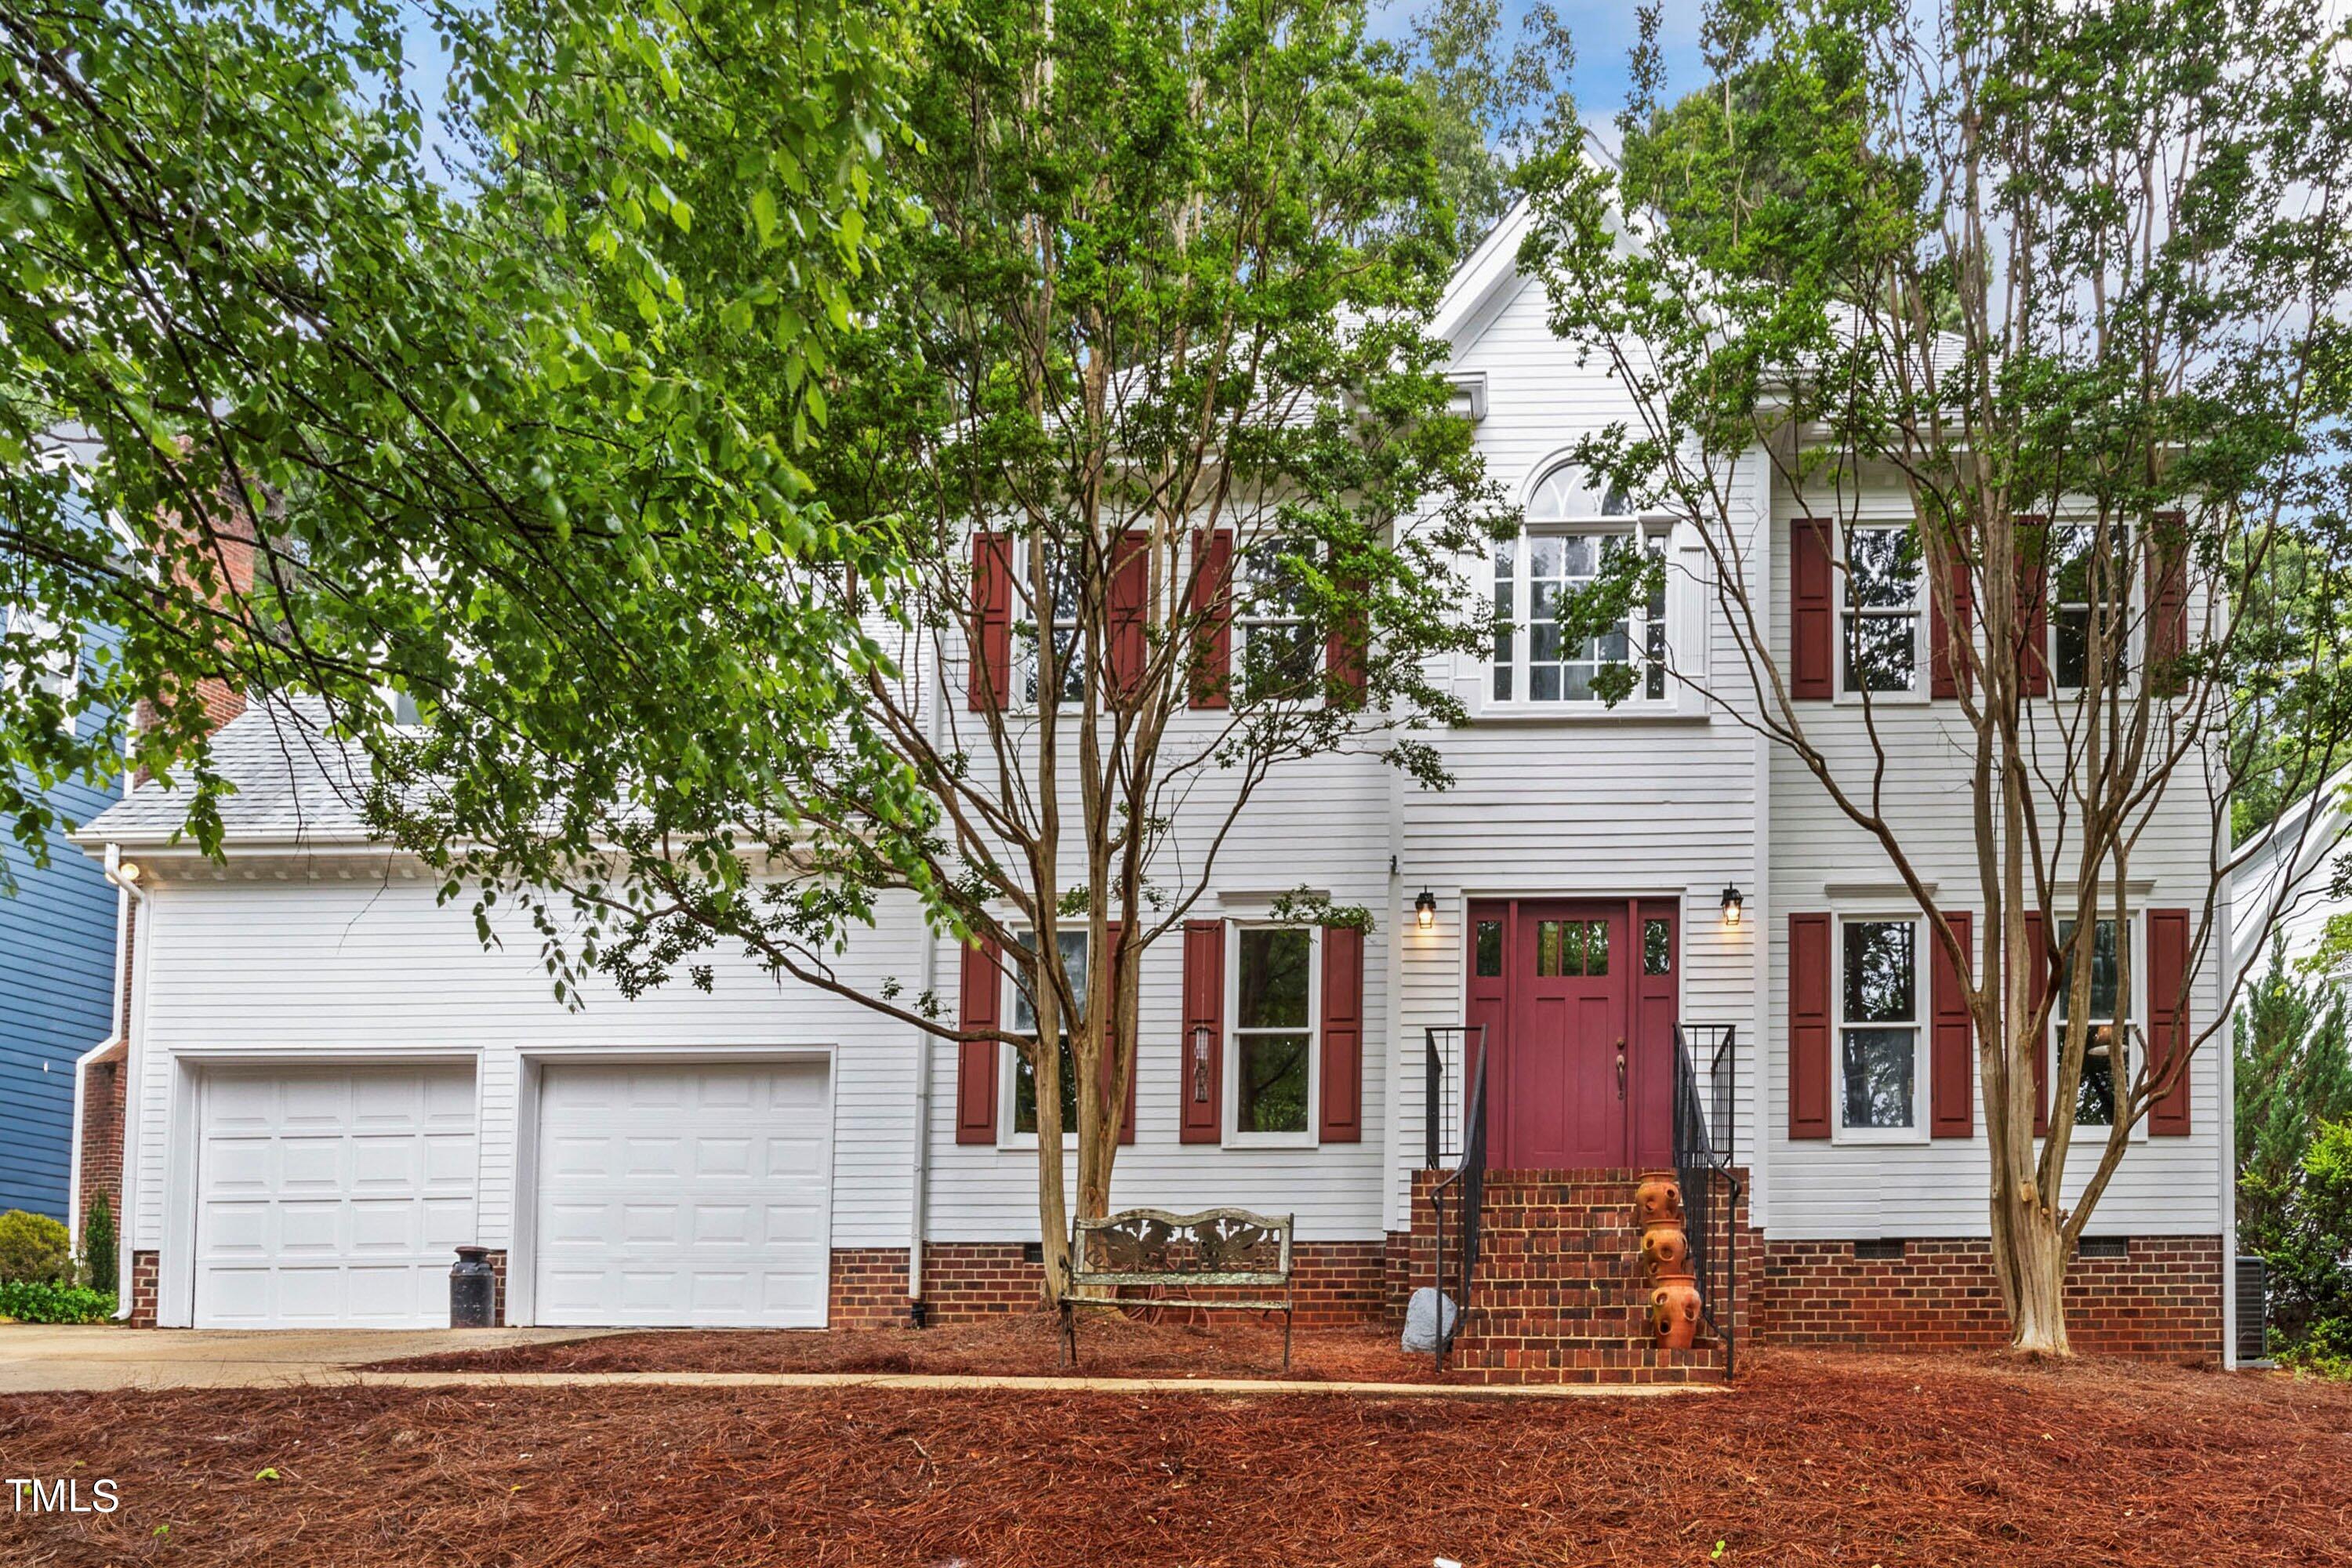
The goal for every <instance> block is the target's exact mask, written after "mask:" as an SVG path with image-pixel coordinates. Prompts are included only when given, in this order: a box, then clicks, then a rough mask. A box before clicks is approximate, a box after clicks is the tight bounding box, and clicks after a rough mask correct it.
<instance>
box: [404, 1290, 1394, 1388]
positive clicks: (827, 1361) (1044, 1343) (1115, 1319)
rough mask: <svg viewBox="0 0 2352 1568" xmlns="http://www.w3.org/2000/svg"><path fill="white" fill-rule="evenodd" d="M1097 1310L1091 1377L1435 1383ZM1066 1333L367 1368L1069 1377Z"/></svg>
mask: <svg viewBox="0 0 2352 1568" xmlns="http://www.w3.org/2000/svg"><path fill="white" fill-rule="evenodd" d="M1141 1311H1142V1312H1143V1316H1142V1317H1141V1318H1133V1317H1127V1316H1124V1315H1121V1314H1118V1313H1114V1312H1110V1311H1107V1310H1106V1311H1091V1312H1087V1313H1086V1314H1084V1315H1083V1316H1081V1317H1080V1318H1079V1320H1078V1366H1077V1371H1078V1372H1079V1373H1083V1374H1084V1375H1086V1376H1088V1377H1248V1378H1281V1377H1284V1376H1286V1375H1287V1377H1288V1378H1289V1379H1291V1380H1292V1381H1294V1382H1299V1383H1429V1382H1432V1381H1434V1380H1435V1378H1436V1370H1435V1366H1434V1363H1433V1362H1432V1360H1431V1358H1430V1357H1428V1356H1426V1355H1407V1354H1406V1353H1405V1352H1404V1351H1403V1350H1402V1348H1401V1347H1400V1346H1399V1344H1398V1343H1397V1331H1395V1330H1394V1329H1383V1328H1377V1327H1368V1328H1361V1329H1300V1330H1298V1331H1297V1333H1296V1334H1294V1335H1293V1336H1292V1339H1291V1350H1290V1371H1289V1373H1287V1374H1286V1373H1284V1372H1283V1370H1282V1328H1281V1326H1280V1324H1279V1323H1276V1324H1271V1325H1269V1324H1266V1323H1264V1322H1262V1321H1256V1320H1255V1319H1252V1318H1247V1317H1244V1316H1243V1315H1242V1314H1240V1313H1238V1312H1216V1313H1211V1314H1207V1315H1206V1319H1207V1321H1182V1320H1183V1319H1184V1318H1185V1317H1186V1316H1187V1314H1184V1313H1182V1312H1181V1311H1179V1310H1168V1311H1166V1313H1165V1316H1166V1317H1168V1318H1169V1319H1171V1320H1175V1321H1166V1322H1160V1321H1150V1320H1151V1319H1152V1318H1154V1317H1156V1316H1159V1315H1160V1314H1159V1313H1157V1312H1155V1311H1154V1310H1152V1309H1150V1308H1144V1309H1141ZM1060 1353H1061V1352H1060V1333H1059V1329H1058V1327H1057V1325H1056V1323H1055V1319H1054V1318H1053V1317H1052V1316H1051V1315H1049V1314H1046V1313H1043V1312H1021V1313H1015V1314H1012V1315H1009V1316H1005V1317H999V1318H988V1319H982V1320H980V1321H970V1322H960V1323H950V1324H943V1325H941V1326H940V1327H938V1328H933V1329H841V1330H833V1331H823V1332H813V1331H806V1330H797V1329H717V1330H697V1329H656V1330H650V1331H642V1332H635V1333H623V1334H605V1335H600V1336H599V1337H597V1338H595V1339H592V1340H568V1341H560V1342H556V1343H552V1344H535V1345H511V1346H508V1347H505V1348H503V1349H499V1350H491V1351H453V1352H444V1353H441V1354H436V1355H423V1356H408V1357H404V1358H403V1359H401V1360H398V1361H386V1362H377V1363H372V1364H371V1366H370V1367H369V1370H370V1371H373V1372H884V1373H900V1372H905V1373H970V1374H982V1375H990V1376H997V1377H1066V1376H1068V1375H1070V1369H1069V1368H1068V1367H1066V1366H1064V1365H1062V1364H1061V1363H1060V1359H1059V1358H1060Z"/></svg>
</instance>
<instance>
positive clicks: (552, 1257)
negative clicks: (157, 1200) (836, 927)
mask: <svg viewBox="0 0 2352 1568" xmlns="http://www.w3.org/2000/svg"><path fill="white" fill-rule="evenodd" d="M540 1076H541V1083H540V1095H539V1107H538V1142H537V1155H536V1183H535V1185H536V1191H537V1195H536V1199H535V1201H534V1204H533V1209H532V1218H533V1221H534V1226H533V1228H534V1232H535V1239H534V1245H533V1252H534V1257H533V1260H532V1267H533V1283H534V1286H535V1295H536V1303H535V1310H534V1312H533V1316H534V1317H535V1318H536V1320H537V1321H539V1322H541V1323H545V1324H566V1325H571V1324H579V1325H604V1324H613V1325H648V1326H659V1325H669V1324H692V1325H697V1326H710V1327H727V1326H735V1325H761V1326H772V1327H785V1328H802V1327H821V1326H823V1324H824V1321H825V1288H826V1279H827V1274H828V1268H827V1264H828V1262H829V1255H828V1247H829V1244H830V1242H829V1237H830V1228H831V1194H830V1190H829V1189H830V1178H831V1174H832V1169H833V1158H832V1138H831V1115H830V1106H829V1097H828V1094H827V1092H826V1068H825V1064H824V1063H823V1062H816V1061H805V1062H765V1063H693V1064H687V1063H677V1064H643V1063H636V1064H626V1065H624V1064H618V1063H614V1064H594V1065H590V1064H584V1063H565V1064H560V1065H558V1064H551V1065H550V1066H548V1067H547V1068H545V1069H544V1070H543V1071H542V1073H541V1075H540ZM199 1144H200V1147H199V1150H198V1163H197V1173H196V1189H197V1194H196V1195H197V1203H196V1227H195V1252H196V1256H195V1302H194V1307H195V1318H194V1321H195V1323H196V1325H197V1326H198V1327H200V1328H310V1327H319V1328H325V1327H363V1328H430V1327H436V1326H441V1325H446V1323H447V1322H448V1276H449V1266H450V1264H451V1263H452V1262H453V1261H454V1260H455V1256H456V1254H455V1249H456V1248H457V1247H458V1246H460V1245H464V1244H467V1243H471V1242H473V1241H475V1240H476V1239H477V1236H476V1229H477V1215H476V1193H477V1184H478V1181H479V1179H480V1173H479V1158H478V1132H477V1128H476V1125H475V1092H474V1072H473V1068H472V1067H471V1065H470V1064H467V1065H459V1066H442V1065H434V1066H410V1067H396V1068H395V1067H353V1068H326V1069H320V1068H275V1067H273V1068H216V1069H214V1070H212V1071H210V1072H207V1073H206V1074H205V1080H204V1087H203V1097H202V1111H201V1118H200V1131H199Z"/></svg>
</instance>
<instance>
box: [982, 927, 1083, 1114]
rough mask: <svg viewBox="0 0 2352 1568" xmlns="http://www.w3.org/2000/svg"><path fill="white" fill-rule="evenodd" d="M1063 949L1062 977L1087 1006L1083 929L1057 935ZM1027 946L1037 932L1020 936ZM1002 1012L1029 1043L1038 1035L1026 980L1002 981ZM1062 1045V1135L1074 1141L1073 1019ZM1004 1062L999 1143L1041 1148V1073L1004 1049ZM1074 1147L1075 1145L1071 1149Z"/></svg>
mask: <svg viewBox="0 0 2352 1568" xmlns="http://www.w3.org/2000/svg"><path fill="white" fill-rule="evenodd" d="M1054 939H1055V945H1056V946H1057V947H1058V948H1059V949H1060V955H1061V961H1062V973H1064V974H1065V975H1066V976H1067V977H1068V979H1069V984H1070V994H1072V995H1073V996H1074V997H1076V999H1077V1003H1078V1005H1080V1006H1081V1007H1083V1006H1085V1005H1086V998H1087V945H1088V944H1087V933H1086V931H1083V930H1080V931H1055V933H1054ZM1021 941H1022V942H1024V943H1034V942H1035V941H1036V937H1035V935H1034V933H1033V932H1028V931H1024V932H1022V933H1021ZM1004 987H1005V998H1004V1011H1003V1014H1002V1015H1001V1016H1003V1017H1007V1018H1010V1019H1012V1020H1013V1027H1012V1031H1011V1032H1012V1033H1013V1034H1016V1035H1024V1036H1026V1037H1029V1038H1030V1039H1033V1040H1034V1039H1035V1038H1036V1037H1037V1008H1036V1005H1035V1003H1034V1000H1033V998H1032V997H1031V995H1030V993H1029V986H1028V984H1027V983H1026V980H1025V978H1024V977H1022V976H1020V975H1017V974H1013V973H1007V974H1006V975H1005V977H1004ZM1061 1024H1062V1027H1061V1031H1060V1036H1061V1047H1062V1070H1061V1079H1062V1086H1061V1087H1062V1095H1061V1099H1062V1131H1063V1134H1064V1136H1065V1138H1066V1139H1067V1138H1075V1137H1076V1135H1077V1127H1078V1074H1077V1066H1076V1061H1075V1060H1074V1059H1073V1058H1072V1057H1071V1054H1070V1021H1069V1019H1068V1018H1067V1017H1064V1018H1063V1019H1062V1020H1061ZM997 1054H998V1056H999V1057H1001V1058H1003V1059H1004V1066H1003V1068H1002V1069H1000V1070H1001V1072H1002V1076H1003V1083H1002V1085H1001V1088H1000V1089H999V1093H1000V1095H1001V1096H1002V1098H1001V1100H1000V1101H999V1105H998V1112H999V1114H998V1116H997V1119H996V1125H997V1127H998V1128H999V1129H1000V1130H1001V1131H1000V1132H999V1134H998V1142H999V1143H1000V1144H1001V1145H1003V1146H1004V1147H1007V1148H1022V1149H1034V1148H1035V1147H1036V1146H1037V1069H1036V1068H1034V1067H1033V1066H1032V1065H1031V1064H1030V1061H1029V1057H1028V1054H1027V1053H1026V1052H1024V1051H1017V1050H1004V1051H1000V1052H998V1053H997ZM1073 1147H1075V1145H1073Z"/></svg>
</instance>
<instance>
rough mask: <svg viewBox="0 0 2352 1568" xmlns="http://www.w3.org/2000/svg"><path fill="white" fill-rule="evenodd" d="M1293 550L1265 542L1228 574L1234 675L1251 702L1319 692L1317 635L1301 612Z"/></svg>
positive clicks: (1303, 596)
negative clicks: (1231, 583)
mask: <svg viewBox="0 0 2352 1568" xmlns="http://www.w3.org/2000/svg"><path fill="white" fill-rule="evenodd" d="M1302 568H1303V563H1302V562H1301V560H1300V554H1299V549H1298V547H1297V545H1296V544H1294V543H1291V542H1286V541H1282V540H1268V541H1266V542H1264V543H1262V544H1257V545H1255V546H1253V547H1252V548H1250V549H1249V550H1246V551H1244V552H1242V554H1241V556H1240V558H1239V559H1238V561H1237V562H1236V563H1235V568H1234V622H1233V624H1234V685H1235V688H1236V689H1237V690H1238V691H1239V692H1240V694H1241V695H1242V696H1244V698H1247V699H1249V700H1254V701H1264V700H1294V701H1295V700H1299V699H1301V698H1310V697H1313V696H1316V695H1318V694H1319V691H1320V687H1321V683H1322V679H1323V640H1324V639H1323V631H1322V628H1321V627H1320V626H1318V625H1317V624H1316V623H1315V622H1314V620H1313V619H1312V618H1310V617H1309V616H1308V615H1307V593H1306V587H1305V584H1304V582H1303V577H1304V572H1303V569H1302Z"/></svg>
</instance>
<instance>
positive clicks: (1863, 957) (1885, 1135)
mask: <svg viewBox="0 0 2352 1568" xmlns="http://www.w3.org/2000/svg"><path fill="white" fill-rule="evenodd" d="M1840 929H1841V941H1840V942H1839V943H1838V969H1839V974H1838V986H1837V998H1838V1049H1837V1060H1838V1126H1839V1131H1840V1135H1841V1136H1843V1137H1847V1138H1852V1139H1854V1140H1857V1141H1863V1140H1871V1139H1878V1140H1895V1141H1900V1140H1905V1139H1909V1138H1913V1137H1916V1136H1917V1134H1918V1132H1919V1130H1920V1129H1921V1127H1922V1126H1923V1125H1924V1123H1923V1121H1922V1120H1921V1117H1920V1113H1919V1090H1920V1085H1921V1084H1922V1083H1923V1082H1924V1081H1925V1079H1926V1077H1927V1075H1926V1074H1925V1073H1924V1072H1923V1071H1922V1070H1921V1069H1920V1066H1919V1055H1920V1047H1921V1045H1922V1043H1923V1041H1924V1038H1925V1035H1926V1031H1925V1030H1924V1029H1923V1028H1922V1027H1921V1026H1920V1017H1919V922H1918V921H1917V920H1916V919H1907V920H1847V921H1841V922H1840Z"/></svg>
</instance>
